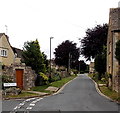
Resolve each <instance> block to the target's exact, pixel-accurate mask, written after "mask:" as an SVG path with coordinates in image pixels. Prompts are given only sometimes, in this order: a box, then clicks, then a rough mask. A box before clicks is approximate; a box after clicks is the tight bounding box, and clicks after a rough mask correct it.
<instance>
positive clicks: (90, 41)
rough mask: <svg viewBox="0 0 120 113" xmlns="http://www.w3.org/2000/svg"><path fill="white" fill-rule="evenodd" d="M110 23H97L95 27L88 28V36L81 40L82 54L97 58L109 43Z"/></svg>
mask: <svg viewBox="0 0 120 113" xmlns="http://www.w3.org/2000/svg"><path fill="white" fill-rule="evenodd" d="M107 34H108V25H107V24H103V26H102V25H97V26H96V27H95V28H92V29H87V31H86V36H85V37H84V38H83V39H82V40H81V42H82V48H81V54H83V56H84V57H85V58H86V59H87V60H91V58H95V57H96V55H98V54H101V53H102V51H103V46H106V45H107Z"/></svg>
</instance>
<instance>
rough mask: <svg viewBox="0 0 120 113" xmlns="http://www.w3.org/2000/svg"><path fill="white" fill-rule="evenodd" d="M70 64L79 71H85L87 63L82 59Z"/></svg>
mask: <svg viewBox="0 0 120 113" xmlns="http://www.w3.org/2000/svg"><path fill="white" fill-rule="evenodd" d="M72 66H73V68H76V69H77V70H78V71H80V72H85V71H86V70H87V64H86V63H85V62H84V60H80V61H76V62H75V63H73V65H72Z"/></svg>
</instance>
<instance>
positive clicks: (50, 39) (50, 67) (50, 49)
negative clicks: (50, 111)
mask: <svg viewBox="0 0 120 113" xmlns="http://www.w3.org/2000/svg"><path fill="white" fill-rule="evenodd" d="M53 38H54V37H50V77H51V39H53Z"/></svg>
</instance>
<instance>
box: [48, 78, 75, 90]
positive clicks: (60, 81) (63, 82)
mask: <svg viewBox="0 0 120 113" xmlns="http://www.w3.org/2000/svg"><path fill="white" fill-rule="evenodd" d="M75 77H76V76H69V77H66V78H63V79H61V80H59V81H55V82H52V83H50V86H54V87H58V88H60V87H62V86H63V85H64V84H65V83H67V82H69V81H70V80H72V79H74V78H75Z"/></svg>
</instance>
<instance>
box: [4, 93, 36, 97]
mask: <svg viewBox="0 0 120 113" xmlns="http://www.w3.org/2000/svg"><path fill="white" fill-rule="evenodd" d="M32 96H38V94H35V93H30V92H21V93H20V94H19V95H6V96H3V98H23V97H24V98H25V97H32Z"/></svg>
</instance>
